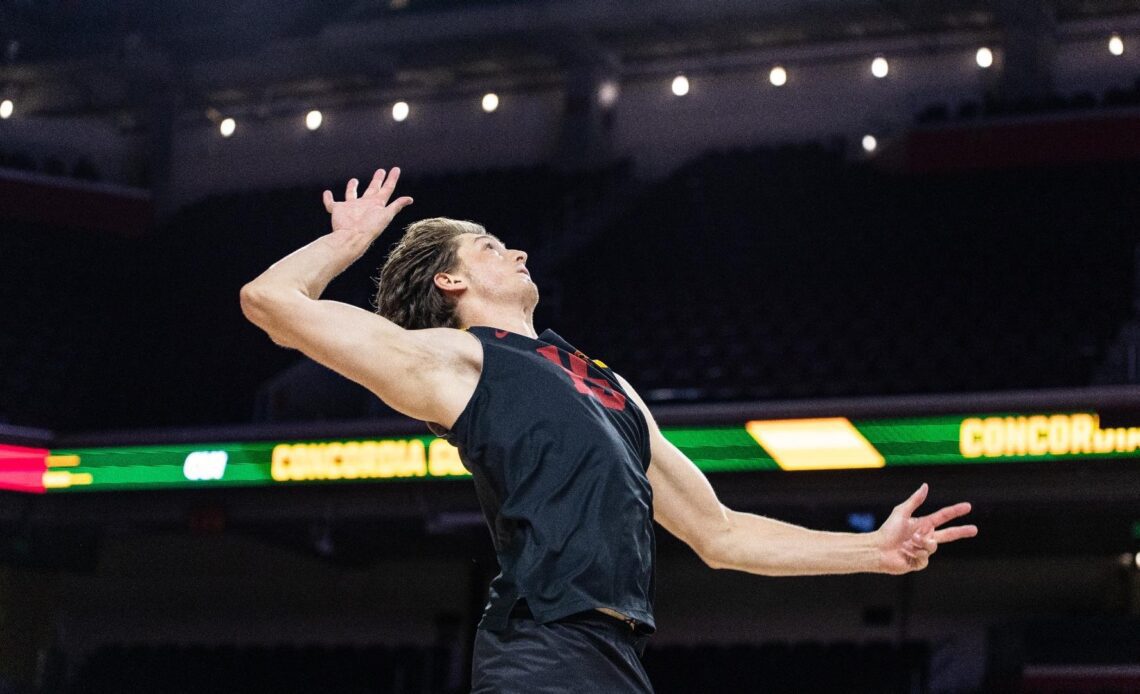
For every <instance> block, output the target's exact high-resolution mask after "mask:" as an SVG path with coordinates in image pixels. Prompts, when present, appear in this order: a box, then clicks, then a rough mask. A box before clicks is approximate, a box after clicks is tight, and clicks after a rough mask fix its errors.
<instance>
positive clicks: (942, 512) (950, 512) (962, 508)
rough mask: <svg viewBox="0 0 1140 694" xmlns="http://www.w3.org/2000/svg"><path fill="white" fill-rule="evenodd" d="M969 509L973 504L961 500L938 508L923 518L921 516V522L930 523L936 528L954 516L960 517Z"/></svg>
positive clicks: (971, 508)
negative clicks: (958, 502)
mask: <svg viewBox="0 0 1140 694" xmlns="http://www.w3.org/2000/svg"><path fill="white" fill-rule="evenodd" d="M971 510H973V506H971V505H970V502H968V501H963V502H962V503H960V504H954V505H953V506H947V507H946V508H941V509H938V510H937V511H935V512H934V513H932V514H930V515H929V516H926V517H925V518H922V519H921V520H922V521H923V522H926V523H930V525H932V526H933V527H935V528H937V527H938V526H940V525H943V524H945V523H948V522H950V521H952V520H954V519H955V518H961V517H962V516H964V515H966V514H967V513H969V512H970V511H971Z"/></svg>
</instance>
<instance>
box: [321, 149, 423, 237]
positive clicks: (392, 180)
mask: <svg viewBox="0 0 1140 694" xmlns="http://www.w3.org/2000/svg"><path fill="white" fill-rule="evenodd" d="M398 180H400V169H399V167H394V168H393V169H392V170H391V171H390V172H388V174H387V176H385V175H384V169H377V170H376V173H375V174H373V176H372V181H371V182H370V183H369V184H368V187H367V188H365V189H364V193H363V194H361V195H360V196H357V194H356V189H357V186H358V185H359V181H357V180H356V179H355V178H353V179H351V180H350V181H349V182H348V185H347V186H345V188H344V200H342V201H341V202H337V201H336V200H335V198H334V197H333V194H332V191H331V190H326V191H325V192H324V196H323V197H322V199H323V200H324V203H325V210H327V211H328V213H329V214H330V215H331V216H332V228H333V232H334V233H350V234H354V235H362V236H366V237H367V238H368V241H369V242H371V241H372V240H374V239H375V238H376V237H377V236H379V235H380V233H381V232H382V231H384V229H386V228H387V227H388V225H389V224H390V223H391V222H392V218H393V217H395V216H396V213H397V212H399V211H400V210H402V209H404V208H405V207H407V206H408V205H411V204H412V199H411V198H409V197H406V196H405V197H402V198H396V199H395V200H393V201H392V202H390V203H389V202H388V200H389V199H390V198H391V197H392V193H393V191H395V189H396V181H398Z"/></svg>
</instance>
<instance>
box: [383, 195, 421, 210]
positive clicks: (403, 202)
mask: <svg viewBox="0 0 1140 694" xmlns="http://www.w3.org/2000/svg"><path fill="white" fill-rule="evenodd" d="M413 202H415V200H412V199H411V198H409V197H408V196H406V195H405V196H404V197H402V198H396V199H395V200H393V201H392V204H391V205H388V207H391V208H394V209H395V212H399V211H400V210H402V209H404V208H405V207H407V206H408V205H411V204H412V203H413Z"/></svg>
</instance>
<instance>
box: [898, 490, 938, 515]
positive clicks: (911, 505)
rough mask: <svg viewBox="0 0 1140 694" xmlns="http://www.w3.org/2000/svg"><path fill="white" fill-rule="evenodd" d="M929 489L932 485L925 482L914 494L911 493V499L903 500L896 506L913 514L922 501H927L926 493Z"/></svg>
mask: <svg viewBox="0 0 1140 694" xmlns="http://www.w3.org/2000/svg"><path fill="white" fill-rule="evenodd" d="M929 491H930V487H929V486H928V485H927V484H926V482H923V483H922V486H921V487H919V488H918V491H916V492H915V493H914V494H911V495H910V498H909V499H907V500H906V501H904V502H902V503H901V504H899V505H898V506H896V507H895V508H898V509H901V510H903V511H905V512H906V513H907V514H908V515H913V514H914V512H915V511H916V510H917V509H918V507H919V506H922V502H924V501H926V494H927V492H929Z"/></svg>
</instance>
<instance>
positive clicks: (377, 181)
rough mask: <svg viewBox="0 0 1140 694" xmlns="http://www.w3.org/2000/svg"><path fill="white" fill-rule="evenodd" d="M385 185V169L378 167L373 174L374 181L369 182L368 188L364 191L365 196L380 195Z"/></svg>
mask: <svg viewBox="0 0 1140 694" xmlns="http://www.w3.org/2000/svg"><path fill="white" fill-rule="evenodd" d="M383 187H384V169H376V173H374V174H372V181H371V182H370V183H369V184H368V190H365V191H364V195H363V197H372V196H375V195H379V194H380V192H381V191H382V189H383Z"/></svg>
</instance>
